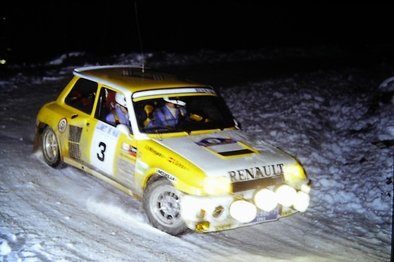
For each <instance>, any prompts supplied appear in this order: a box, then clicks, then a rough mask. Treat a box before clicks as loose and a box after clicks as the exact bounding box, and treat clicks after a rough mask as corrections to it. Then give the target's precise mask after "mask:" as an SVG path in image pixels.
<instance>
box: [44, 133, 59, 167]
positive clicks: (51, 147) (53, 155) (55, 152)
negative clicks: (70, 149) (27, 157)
mask: <svg viewBox="0 0 394 262" xmlns="http://www.w3.org/2000/svg"><path fill="white" fill-rule="evenodd" d="M41 148H42V154H43V156H44V160H45V162H46V163H47V164H48V165H50V166H51V167H58V166H59V164H60V163H61V158H60V149H59V142H58V140H57V137H56V134H55V132H54V131H53V130H52V128H50V127H46V128H45V129H44V132H43V133H42V145H41Z"/></svg>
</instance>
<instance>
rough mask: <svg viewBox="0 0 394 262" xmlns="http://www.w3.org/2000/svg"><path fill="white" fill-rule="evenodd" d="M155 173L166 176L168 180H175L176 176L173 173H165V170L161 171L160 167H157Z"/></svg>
mask: <svg viewBox="0 0 394 262" xmlns="http://www.w3.org/2000/svg"><path fill="white" fill-rule="evenodd" d="M157 174H159V175H160V176H162V177H165V178H167V179H168V180H170V181H175V180H176V178H175V177H174V176H173V175H170V174H169V173H167V172H165V171H163V170H161V169H157Z"/></svg>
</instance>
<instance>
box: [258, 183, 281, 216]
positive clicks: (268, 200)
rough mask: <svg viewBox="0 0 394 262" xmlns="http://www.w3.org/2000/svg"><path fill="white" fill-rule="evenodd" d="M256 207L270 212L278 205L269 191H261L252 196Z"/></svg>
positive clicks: (274, 196) (273, 194) (272, 193)
mask: <svg viewBox="0 0 394 262" xmlns="http://www.w3.org/2000/svg"><path fill="white" fill-rule="evenodd" d="M254 203H255V204H256V206H257V207H258V208H260V209H262V210H264V211H267V212H269V211H271V210H273V209H274V208H275V207H276V206H277V205H278V200H277V199H276V195H275V193H274V192H273V191H271V190H269V189H266V188H264V189H261V190H259V191H258V192H257V193H256V195H255V196H254Z"/></svg>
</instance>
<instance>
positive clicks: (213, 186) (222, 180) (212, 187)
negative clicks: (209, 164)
mask: <svg viewBox="0 0 394 262" xmlns="http://www.w3.org/2000/svg"><path fill="white" fill-rule="evenodd" d="M231 189H232V187H231V181H230V178H228V177H207V178H205V180H204V191H205V193H207V194H208V195H223V194H228V193H230V192H231Z"/></svg>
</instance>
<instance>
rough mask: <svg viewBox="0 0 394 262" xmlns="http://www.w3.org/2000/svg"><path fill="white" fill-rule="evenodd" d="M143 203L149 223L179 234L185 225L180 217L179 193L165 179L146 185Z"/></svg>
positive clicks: (172, 233)
mask: <svg viewBox="0 0 394 262" xmlns="http://www.w3.org/2000/svg"><path fill="white" fill-rule="evenodd" d="M143 205H144V209H145V213H146V215H147V216H148V219H149V221H150V223H151V224H152V225H153V226H154V227H156V228H158V229H160V230H162V231H164V232H167V233H169V234H171V235H179V234H181V233H182V232H184V231H185V230H186V229H187V227H186V224H185V223H184V222H183V219H182V217H181V212H180V211H181V208H180V193H179V191H178V190H176V189H175V188H174V187H173V185H172V184H171V183H170V182H169V181H168V180H165V179H159V180H156V181H154V182H152V183H150V184H149V185H148V188H147V189H146V191H145V193H144V198H143Z"/></svg>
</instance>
